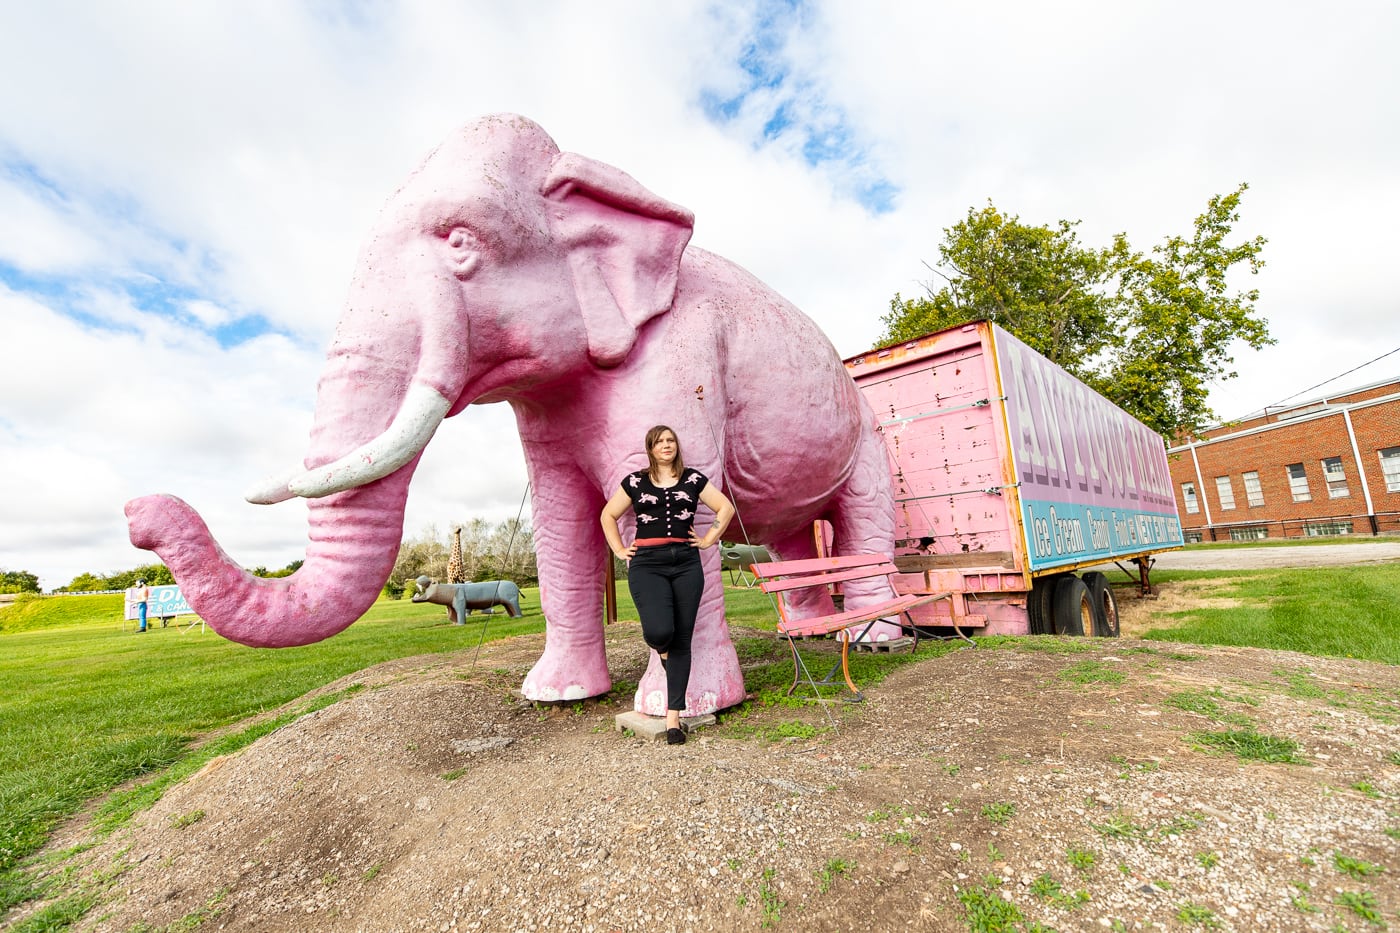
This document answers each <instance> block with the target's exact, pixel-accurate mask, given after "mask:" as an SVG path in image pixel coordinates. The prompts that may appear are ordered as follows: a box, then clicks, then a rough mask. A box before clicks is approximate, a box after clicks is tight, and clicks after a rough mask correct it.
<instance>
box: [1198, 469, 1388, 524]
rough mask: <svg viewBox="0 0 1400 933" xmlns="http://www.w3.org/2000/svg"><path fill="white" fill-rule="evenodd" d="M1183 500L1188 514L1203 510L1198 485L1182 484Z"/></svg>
mask: <svg viewBox="0 0 1400 933" xmlns="http://www.w3.org/2000/svg"><path fill="white" fill-rule="evenodd" d="M1395 463H1396V469H1398V470H1400V457H1396V458H1395ZM1181 498H1182V499H1183V500H1184V501H1185V502H1186V514H1187V515H1195V514H1196V513H1197V512H1199V511H1200V510H1201V503H1200V501H1199V500H1198V499H1197V498H1196V484H1195V483H1182V484H1181Z"/></svg>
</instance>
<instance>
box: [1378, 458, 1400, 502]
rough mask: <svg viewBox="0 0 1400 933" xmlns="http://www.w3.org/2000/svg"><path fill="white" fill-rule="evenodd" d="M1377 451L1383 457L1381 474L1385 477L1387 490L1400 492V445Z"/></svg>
mask: <svg viewBox="0 0 1400 933" xmlns="http://www.w3.org/2000/svg"><path fill="white" fill-rule="evenodd" d="M1376 453H1378V454H1380V457H1381V476H1383V477H1385V491H1386V492H1400V447H1387V448H1386V449H1385V450H1378V451H1376Z"/></svg>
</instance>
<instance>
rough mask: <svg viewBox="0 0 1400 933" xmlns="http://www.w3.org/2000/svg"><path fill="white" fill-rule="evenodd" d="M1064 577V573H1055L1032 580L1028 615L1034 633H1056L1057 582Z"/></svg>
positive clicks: (1027, 608) (1027, 596)
mask: <svg viewBox="0 0 1400 933" xmlns="http://www.w3.org/2000/svg"><path fill="white" fill-rule="evenodd" d="M1063 578H1064V577H1063V575H1062V574H1054V575H1051V576H1048V577H1036V578H1035V579H1034V580H1033V581H1031V591H1030V592H1029V593H1027V594H1026V616H1027V617H1028V618H1029V620H1030V632H1031V634H1032V635H1054V634H1055V584H1057V583H1059V582H1060V580H1062V579H1063Z"/></svg>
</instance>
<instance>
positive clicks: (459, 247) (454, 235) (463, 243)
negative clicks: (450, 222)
mask: <svg viewBox="0 0 1400 933" xmlns="http://www.w3.org/2000/svg"><path fill="white" fill-rule="evenodd" d="M443 239H444V240H446V242H447V247H448V249H449V250H450V255H449V256H448V263H449V265H450V266H451V267H452V274H453V275H455V276H457V277H458V278H463V279H464V278H466V277H467V276H469V275H471V274H472V271H473V270H475V269H476V265H477V263H478V262H479V261H480V260H481V253H482V249H483V244H482V242H481V238H480V237H478V236H477V235H476V234H475V233H472V232H471V231H470V230H468V229H467V228H466V227H453V228H452V229H451V230H448V231H447V235H446V236H445V237H444V238H443Z"/></svg>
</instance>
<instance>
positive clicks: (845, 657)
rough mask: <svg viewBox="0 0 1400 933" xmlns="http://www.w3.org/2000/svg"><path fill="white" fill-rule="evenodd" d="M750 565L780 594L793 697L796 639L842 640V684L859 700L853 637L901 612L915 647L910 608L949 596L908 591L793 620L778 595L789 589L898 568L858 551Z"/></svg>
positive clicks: (764, 585) (768, 589)
mask: <svg viewBox="0 0 1400 933" xmlns="http://www.w3.org/2000/svg"><path fill="white" fill-rule="evenodd" d="M750 569H751V570H752V571H753V575H754V576H755V577H756V578H758V581H759V584H758V585H759V587H760V588H761V589H762V590H763V592H765V593H768V594H770V595H771V594H778V597H779V598H778V599H777V603H778V619H779V621H778V631H779V632H781V633H782V634H784V635H786V636H787V639H788V644H789V646H791V648H792V662H793V672H792V686H791V687H789V688H788V696H791V695H792V692H793V691H794V690H796V689H797V685H798V683H800V679H801V674H802V659H801V658H799V657H798V655H797V642H796V639H798V638H809V637H813V636H818V635H833V634H834V635H836V636H837V637H838V638H839V639H840V641H841V662H840V665H839V667H840V668H841V673H842V674H843V676H844V677H845V678H846V686H848V687H850V688H851V692H852V693H854V694H855V699H857V700H859V699H862V696H861V692H860V691H859V690H858V689H856V685H855V683H854V682H853V681H852V680H851V667H850V648H851V642H852V641H854V640H857V639H859V638H860V637H861V636H862V635H864V634H865V633H866V632H868V631H870V628H871V626H873V625H874V624H875V623H876V622H878V621H880V620H881V619H885V618H889V617H891V616H895V617H897V616H900V615H904V616H905V617H906V618H908V620H909V627H910V629H912V630H913V632H914V643H913V647H914V648H917V647H918V643H919V641H918V639H919V630H918V629H917V628H915V627H914V618H913V616H910V615H909V610H910V609H913V608H914V607H915V606H922V605H924V604H925V603H931V602H933V601H934V600H937V599H945V598H947V597H948V595H949V594H947V593H933V594H926V595H922V594H909V595H905V596H898V597H896V598H894V599H891V600H886V601H885V602H881V603H878V604H875V605H871V606H861V607H859V608H856V609H845V610H843V611H840V612H836V613H832V614H829V615H824V616H817V617H815V618H810V619H792V618H789V617H788V606H787V601H786V600H785V599H783V598H782V595H781V594H783V593H785V592H787V591H789V590H797V589H802V588H805V587H811V586H830V585H832V584H835V583H846V582H849V581H852V580H870V579H874V578H875V577H886V578H889V577H892V576H893V575H894V574H897V573H899V568H898V567H896V566H895V565H894V560H893V559H892V558H891V557H889V556H888V555H886V554H856V555H853V556H850V557H815V558H811V559H809V560H785V561H772V562H770V563H766V564H751V565H750ZM861 625H864V626H865V627H864V628H863V629H861V630H860V632H858V633H855V634H854V635H853V634H852V632H851V629H854V628H856V627H857V626H861ZM910 650H913V648H911V649H910ZM835 674H836V667H832V669H831V670H830V671H829V672H828V673H827V675H826V677H825V678H823V679H822V680H821V681H819V682H818V683H824V684H825V683H834V681H833V680H832V679H831V678H832V677H833V676H834V675H835Z"/></svg>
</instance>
